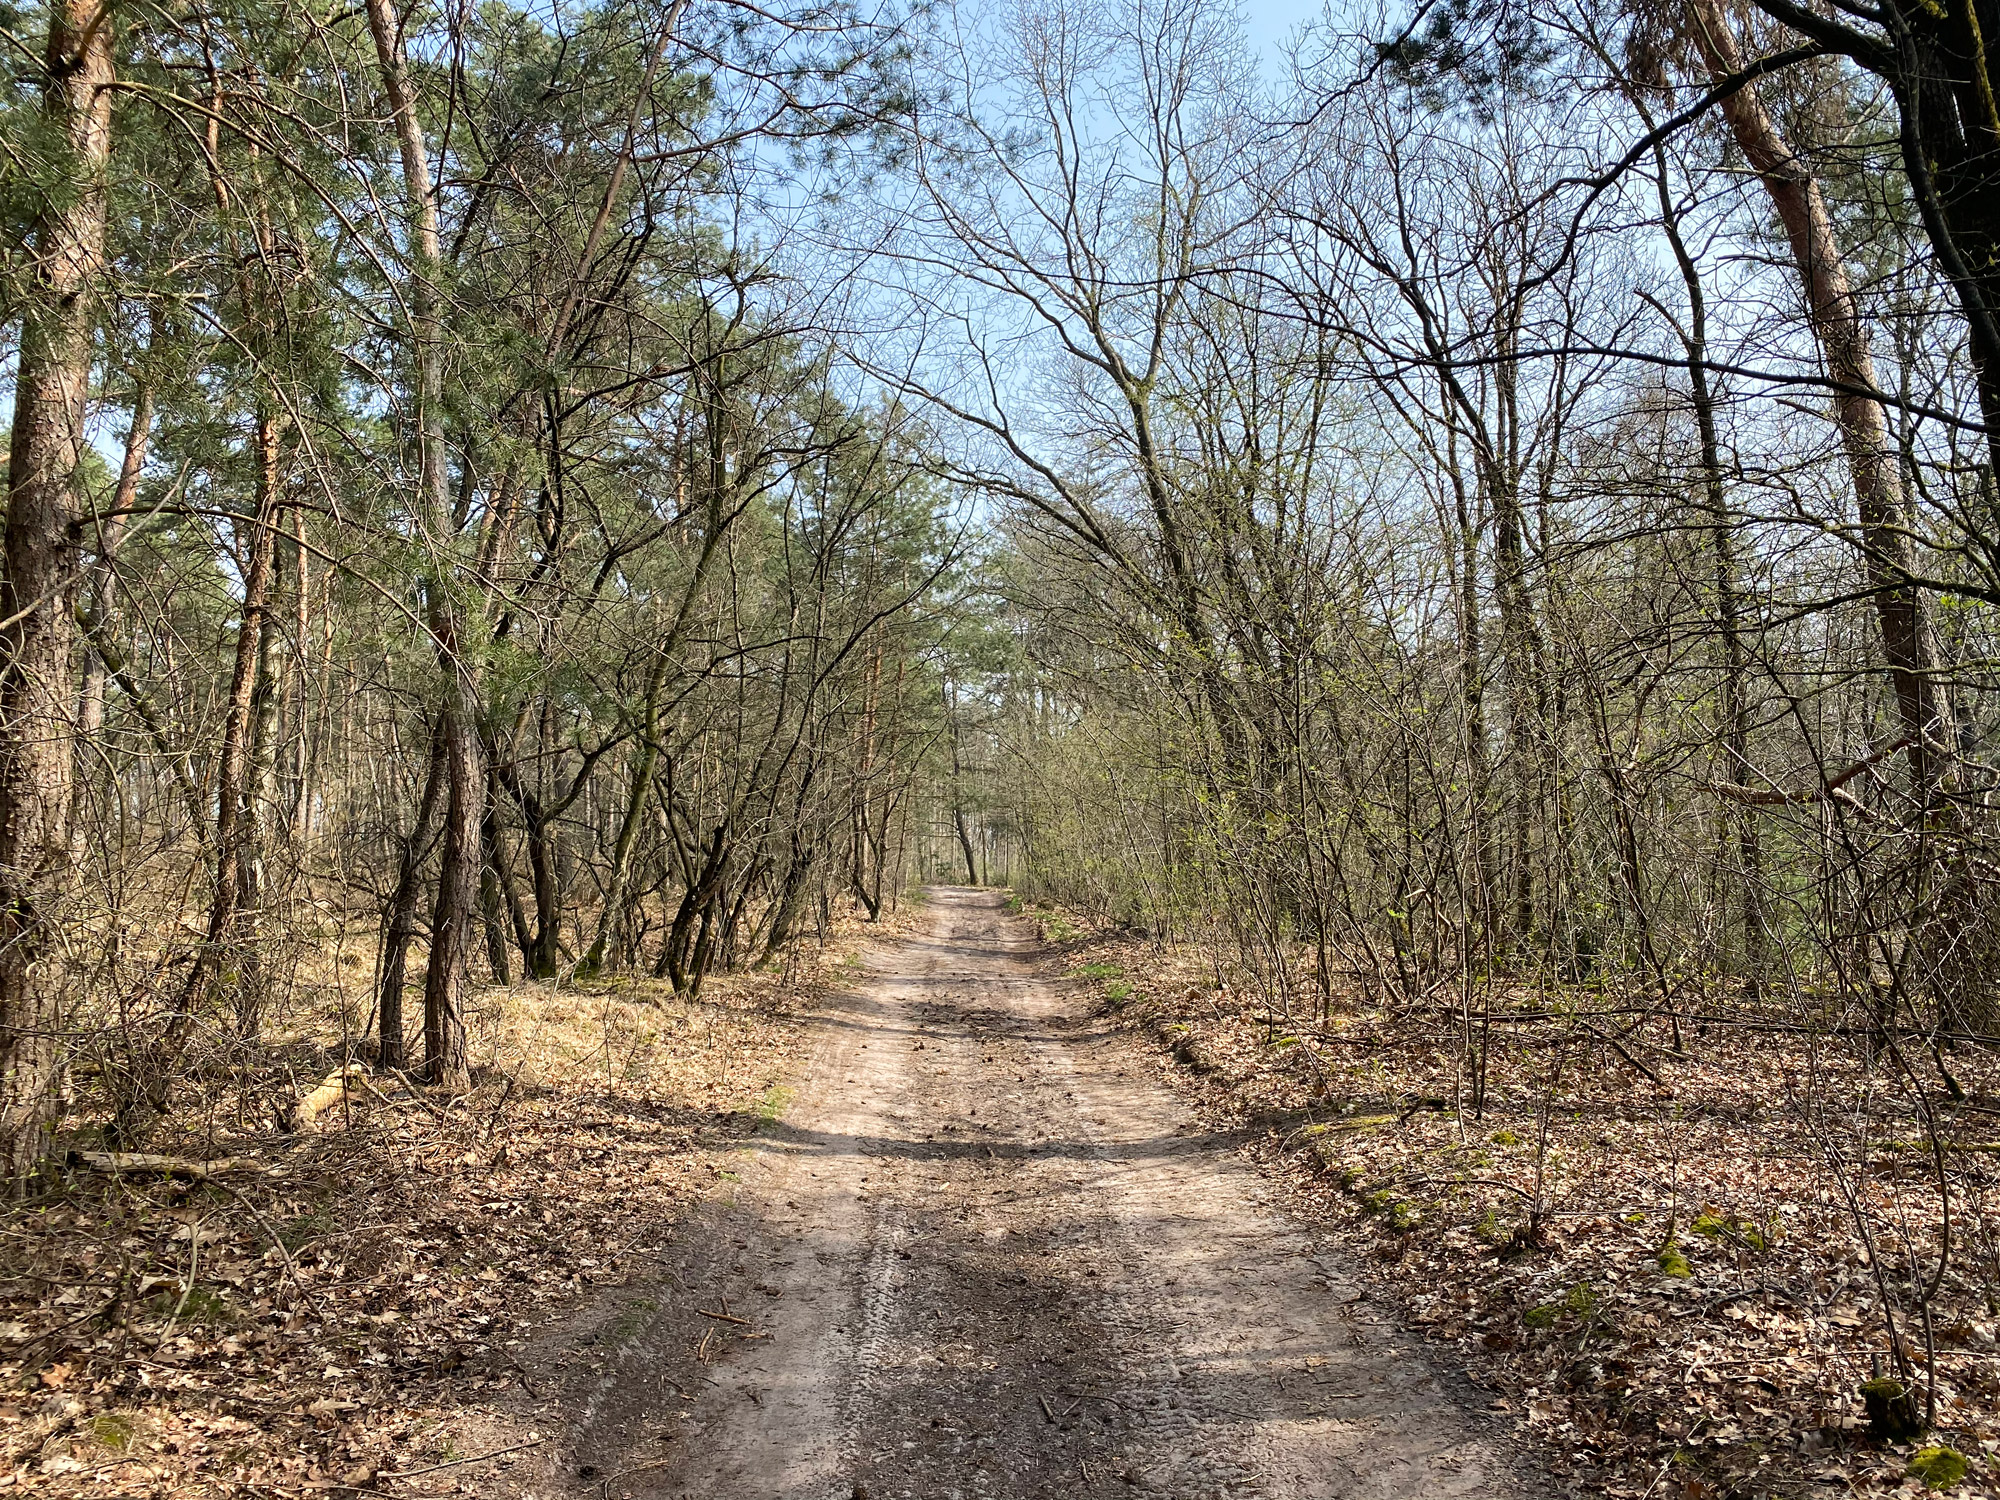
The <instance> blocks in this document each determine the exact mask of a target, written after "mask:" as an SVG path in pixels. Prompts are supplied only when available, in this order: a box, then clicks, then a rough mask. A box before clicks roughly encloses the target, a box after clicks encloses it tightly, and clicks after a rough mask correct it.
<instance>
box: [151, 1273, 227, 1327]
mask: <svg viewBox="0 0 2000 1500" xmlns="http://www.w3.org/2000/svg"><path fill="white" fill-rule="evenodd" d="M146 1305H147V1306H148V1307H149V1308H151V1309H152V1310H153V1311H154V1312H156V1313H159V1314H160V1315H161V1316H162V1317H168V1318H171V1317H173V1316H174V1313H175V1310H176V1309H179V1312H180V1320H181V1322H183V1323H212V1324H229V1323H234V1322H235V1321H236V1310H235V1309H234V1308H232V1307H231V1306H230V1305H229V1304H228V1303H227V1302H226V1301H224V1300H223V1298H222V1294H221V1293H220V1292H218V1291H216V1290H215V1289H214V1288H213V1287H207V1286H203V1285H201V1284H200V1283H199V1282H197V1283H195V1285H194V1286H193V1287H192V1288H190V1289H189V1290H188V1291H187V1292H186V1293H185V1294H182V1293H180V1292H175V1291H167V1292H161V1293H160V1294H159V1295H157V1296H155V1297H153V1298H151V1299H150V1300H149V1301H148V1302H147V1304H146Z"/></svg>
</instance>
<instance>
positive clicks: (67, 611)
mask: <svg viewBox="0 0 2000 1500" xmlns="http://www.w3.org/2000/svg"><path fill="white" fill-rule="evenodd" d="M112 71H113V70H112V20H111V14H110V10H109V8H108V7H107V6H105V5H104V4H103V3H102V0H57V3H56V4H55V5H53V6H52V7H51V10H50V17H49V40H48V51H47V71H46V76H47V78H48V80H49V81H48V84H47V91H46V93H45V95H44V97H43V102H42V112H43V117H44V119H45V120H46V121H47V123H48V126H49V129H50V133H51V134H52V135H53V136H54V137H56V138H57V139H58V140H60V141H61V142H62V145H63V148H64V149H65V151H66V152H67V155H68V158H69V159H68V161H67V163H66V166H67V168H68V171H67V173H66V174H65V175H66V176H67V178H68V179H69V181H68V183H66V184H65V185H64V186H65V187H69V188H73V189H74V191H73V192H71V191H62V190H60V189H58V190H57V191H56V192H55V193H54V194H53V196H52V198H51V200H50V201H49V202H48V203H47V204H46V205H45V206H44V207H43V209H42V211H41V213H40V215H39V217H38V218H37V220H36V223H35V226H34V232H33V248H34V272H35V274H34V280H33V283H32V285H31V287H30V288H29V290H28V291H27V294H26V295H25V296H24V298H23V300H22V306H21V338H20V352H19V356H18V359H17V363H16V367H15V377H14V426H13V437H12V442H11V447H10V450H9V455H8V471H7V473H8V479H7V528H6V548H5V565H4V571H0V619H4V620H6V621H8V623H7V624H6V625H5V626H4V628H0V1174H4V1175H5V1177H6V1178H7V1179H8V1180H10V1181H14V1182H19V1181H21V1180H22V1179H23V1178H25V1177H26V1175H27V1174H28V1173H29V1172H30V1171H31V1170H32V1169H33V1168H34V1166H35V1164H36V1163H37V1162H38V1161H40V1159H41V1158H42V1156H43V1154H44V1152H45V1151H46V1149H47V1147H48V1140H49V1136H48V1131H49V1127H50V1124H51V1122H52V1120H53V1117H54V1114H55V1086H56V1080H57V1077H58V1075H59V1072H60V1068H61V1064H62V1057H61V1050H60V1043H59V1041H58V1037H59V1035H60V1032H61V1026H62V1004H63V1001H62V997H63V979H62V966H61V961H60V958H59V956H58V955H57V953H56V952H55V951H54V947H53V943H52V941H51V937H52V933H53V930H54V923H55V921H56V915H57V911H56V909H57V908H58V907H59V906H60V905H61V903H62V901H63V899H64V897H65V896H66V895H67V894H68V892H69V889H70V863H69V812H70V787H71V773H72V767H73V766H74V764H75V738H74V734H73V732H72V727H71V719H70V715H71V713H72V711H73V710H74V708H75V706H76V697H75V693H76V687H75V683H74V681H73V679H72V677H71V671H70V647H71V643H72V639H73V636H74V620H75V609H76V577H77V563H78V524H77V523H78V516H79V502H80V500H81V498H82V497H81V496H80V495H79V493H78V490H77V485H76V475H77V469H78V467H79V466H80V464H81V463H82V460H83V452H84V447H85V435H84V418H85V407H86V403H87V400H88V396H89V389H90V366H91V350H92V343H93V337H94V333H95V325H96V313H97V309H96V304H95V291H96V285H97V282H98V281H99V279H100V278H101V277H102V275H103V272H104V226H105V187H104V170H105V165H106V162H107V161H108V160H109V157H110V152H111V83H112Z"/></svg>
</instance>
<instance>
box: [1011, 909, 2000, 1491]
mask: <svg viewBox="0 0 2000 1500" xmlns="http://www.w3.org/2000/svg"><path fill="white" fill-rule="evenodd" d="M1029 910H1030V913H1031V914H1032V915H1037V916H1038V917H1039V918H1040V920H1041V925H1042V931H1043V934H1044V936H1045V937H1048V938H1051V939H1053V940H1055V941H1056V942H1057V943H1058V945H1059V952H1060V953H1061V955H1062V962H1063V965H1064V972H1066V973H1068V974H1069V975H1070V976H1071V977H1072V979H1073V980H1074V981H1075V982H1077V983H1078V984H1079V985H1080V986H1082V987H1085V988H1087V989H1088V990H1091V991H1094V992H1095V993H1096V995H1097V997H1098V1000H1099V1003H1100V1004H1101V1005H1102V1006H1104V1007H1105V1008H1107V1009H1110V1010H1112V1011H1115V1012H1116V1013H1117V1014H1118V1015H1119V1016H1120V1017H1121V1018H1122V1019H1123V1020H1124V1021H1125V1022H1126V1023H1127V1024H1128V1025H1130V1026H1131V1027H1132V1029H1133V1030H1134V1031H1135V1032H1138V1033H1141V1034H1143V1035H1144V1036H1146V1037H1148V1038H1150V1039H1151V1040H1153V1041H1154V1042H1155V1043H1156V1044H1157V1045H1158V1046H1159V1048H1160V1052H1161V1069H1162V1072H1163V1074H1165V1075H1167V1076H1169V1077H1171V1078H1172V1079H1173V1081H1174V1083H1175V1085H1176V1086H1177V1087H1178V1088H1179V1089H1180V1090H1181V1091H1182V1092H1183V1093H1184V1094H1186V1095H1188V1096H1189V1097H1190V1098H1192V1099H1193V1100H1194V1101H1195V1102H1196V1103H1197V1105H1198V1107H1199V1108H1200V1109H1201V1110H1202V1111H1203V1112H1204V1114H1205V1115H1206V1116H1207V1117H1208V1118H1210V1119H1211V1120H1212V1121H1213V1122H1215V1123H1216V1124H1217V1125H1218V1126H1219V1127H1223V1128H1231V1129H1240V1130H1246V1131H1247V1134H1248V1139H1249V1140H1250V1146H1249V1150H1250V1151H1251V1154H1252V1155H1254V1156H1255V1157H1256V1159H1257V1160H1258V1161H1259V1162H1260V1163H1261V1164H1262V1165H1263V1166H1264V1167H1265V1168H1266V1170H1268V1171H1269V1172H1271V1173H1272V1174H1273V1175H1274V1176H1276V1177H1278V1178H1280V1179H1281V1180H1283V1181H1284V1182H1286V1183H1287V1184H1288V1186H1289V1189H1290V1192H1291V1195H1292V1199H1293V1207H1294V1209H1295V1210H1296V1211H1299V1212H1302V1213H1303V1214H1305V1215H1306V1216H1307V1217H1308V1218H1309V1219H1310V1220H1312V1221H1313V1222H1315V1223H1316V1224H1317V1225H1319V1226H1320V1227H1321V1229H1322V1230H1323V1232H1325V1233H1326V1234H1327V1235H1329V1236H1330V1237H1331V1238H1332V1239H1333V1240H1334V1241H1335V1242H1336V1243H1337V1244H1339V1245H1342V1246H1344V1247H1346V1248H1347V1249H1348V1250H1349V1251H1350V1252H1352V1254H1351V1259H1352V1262H1353V1263H1354V1264H1355V1266H1356V1268H1357V1270H1359V1271H1360V1272H1361V1273H1362V1274H1364V1275H1365V1276H1366V1277H1367V1281H1368V1292H1367V1294H1366V1296H1367V1299H1368V1301H1369V1303H1370V1304H1379V1305H1381V1306H1385V1307H1388V1308H1390V1309H1393V1311H1394V1315H1398V1316H1400V1317H1402V1318H1404V1319H1406V1320H1407V1321H1408V1322H1410V1323H1411V1324H1413V1325H1414V1326H1415V1327H1416V1328H1418V1329H1419V1330H1420V1331H1421V1332H1422V1333H1423V1334H1424V1335H1425V1337H1426V1338H1427V1339H1428V1340H1429V1341H1430V1342H1431V1343H1432V1344H1434V1345H1437V1346H1439V1348H1440V1352H1441V1355H1442V1360H1441V1363H1443V1364H1444V1365H1446V1366H1449V1367H1454V1368H1458V1367H1462V1368H1463V1369H1464V1370H1465V1371H1466V1372H1467V1373H1468V1374H1469V1375H1470V1377H1471V1379H1472V1380H1473V1382H1474V1383H1475V1384H1476V1385H1477V1386H1479V1387H1480V1388H1481V1389H1482V1390H1484V1391H1486V1392H1490V1393H1491V1398H1492V1403H1493V1406H1494V1407H1495V1408H1496V1409H1498V1410H1500V1411H1503V1412H1510V1413H1513V1414H1514V1415H1515V1417H1516V1419H1517V1420H1518V1422H1519V1424H1520V1426H1521V1427H1522V1429H1523V1430H1524V1431H1525V1432H1526V1434H1527V1435H1528V1436H1529V1437H1530V1438H1531V1439H1532V1440H1533V1441H1535V1442H1536V1443H1538V1444H1539V1445H1540V1446H1541V1448H1542V1449H1544V1450H1545V1451H1546V1454H1547V1456H1548V1457H1549V1458H1550V1459H1551V1461H1552V1462H1553V1463H1554V1464H1555V1466H1556V1470H1557V1472H1559V1473H1562V1474H1564V1475H1566V1477H1567V1480H1568V1483H1569V1484H1570V1486H1571V1487H1572V1492H1573V1493H1580V1494H1589V1495H1607V1496H1619V1497H1653V1500H1658V1497H1661V1496H1669V1497H1673V1500H1736V1497H1742V1500H1749V1497H1753V1496H1754V1497H1760V1500H1761V1497H1766V1496H1770V1497H1790V1496H1806V1495H1825V1494H1860V1495H1879V1494H1894V1493H1927V1492H1932V1491H1939V1490H1947V1489H1948V1490H1950V1492H1951V1493H1953V1494H1956V1495H1992V1494H2000V1346H1996V1333H1995V1324H1996V1318H1995V1313H1996V1308H1995V1304H1994V1295H1995V1286H1996V1276H1995V1264H1994V1252H1995V1242H1994V1223H1993V1213H1994V1210H1995V1208H1996V1206H2000V1191H1997V1190H2000V1052H1996V1050H1995V1049H1993V1048H1991V1047H1976V1048H1966V1049H1962V1050H1959V1051H1957V1052H1955V1053H1953V1054H1951V1056H1950V1057H1949V1068H1950V1071H1951V1073H1952V1075H1953V1077H1954V1078H1955V1079H1956V1080H1957V1082H1958V1083H1959V1085H1960V1088H1961V1090H1962V1091H1963V1093H1964V1095H1965V1097H1964V1098H1963V1099H1962V1100H1957V1101H1953V1100H1950V1099H1949V1098H1943V1097H1940V1098H1939V1099H1937V1100H1936V1101H1935V1102H1934V1103H1933V1104H1932V1108H1933V1109H1934V1110H1935V1111H1936V1113H1937V1122H1938V1131H1937V1136H1936V1141H1935V1148H1936V1149H1935V1150H1934V1149H1933V1143H1932V1142H1931V1141H1929V1140H1927V1139H1926V1138H1925V1133H1924V1132H1923V1130H1922V1129H1921V1128H1920V1126H1919V1125H1918V1124H1917V1123H1915V1122H1913V1120H1912V1117H1911V1110H1910V1106H1909V1102H1908V1099H1907V1097H1906V1095H1905V1094H1903V1093H1902V1092H1901V1091H1899V1090H1898V1089H1896V1088H1894V1087H1891V1086H1890V1085H1889V1080H1888V1079H1887V1078H1886V1077H1885V1074H1886V1072H1887V1071H1888V1070H1889V1068H1890V1067H1891V1063H1890V1061H1889V1059H1888V1058H1887V1057H1886V1056H1885V1055H1880V1054H1877V1055H1873V1056H1871V1055H1870V1053H1869V1050H1868V1048H1867V1047H1866V1045H1865V1042H1864V1041H1863V1040H1860V1039H1853V1038H1842V1037H1837V1036H1836V1037H1829V1036H1825V1035H1819V1034H1815V1033H1813V1032H1810V1031H1806V1030H1793V1029H1774V1030H1770V1031H1759V1030H1754V1029H1750V1028H1748V1027H1746V1026H1744V1025H1742V1024H1736V1025H1729V1026H1722V1025H1703V1024H1702V1023H1700V1022H1699V1021H1696V1020H1693V1019H1689V1020H1687V1021H1686V1022H1685V1023H1684V1025H1683V1028H1682V1041H1683V1043H1684V1044H1685V1046H1686V1049H1687V1052H1688V1054H1689V1060H1687V1061H1685V1062H1683V1061H1680V1060H1677V1059H1676V1058H1675V1057H1673V1056H1672V1055H1671V1052H1670V1050H1669V1048H1668V1044H1667V1027H1666V1023H1665V1022H1664V1021H1660V1022H1656V1023H1655V1024H1654V1025H1653V1026H1651V1027H1650V1028H1648V1030H1647V1037H1648V1038H1649V1039H1650V1040H1651V1041H1652V1042H1653V1043H1654V1044H1655V1045H1653V1046H1650V1047H1649V1046H1648V1045H1647V1044H1646V1042H1645V1041H1643V1040H1641V1039H1638V1038H1636V1037H1635V1038H1629V1039H1628V1040H1627V1041H1625V1042H1620V1041H1618V1040H1617V1039H1616V1038H1617V1032H1616V1031H1615V1030H1613V1029H1612V1027H1611V1025H1610V1024H1609V1023H1606V1022H1604V1021H1601V1020H1600V1021H1593V1020H1592V1019H1591V1013H1592V1012H1603V1011H1606V1010H1615V1009H1617V1008H1619V1005H1620V1001H1619V1000H1618V998H1617V997H1616V995H1615V993H1609V994H1607V993H1605V992H1601V991H1597V990H1578V991H1576V992H1572V993H1560V992H1557V993H1551V992H1547V991H1543V992H1517V993H1510V992H1509V991H1508V990H1507V989H1505V988H1504V987H1501V986H1498V985H1496V986H1493V987H1492V990H1491V993H1490V995H1488V996H1487V997H1485V998H1486V999H1490V1001H1491V1005H1492V1009H1493V1012H1494V1017H1495V1021H1496V1023H1497V1024H1495V1025H1494V1026H1493V1027H1492V1035H1493V1040H1492V1043H1491V1046H1490V1049H1489V1050H1488V1055H1487V1063H1486V1080H1485V1094H1484V1099H1483V1101H1481V1102H1480V1103H1479V1104H1478V1105H1475V1102H1474V1100H1473V1098H1472V1095H1471V1087H1472V1081H1471V1079H1470V1078H1469V1077H1468V1070H1467V1068H1466V1066H1465V1058H1466V1050H1467V1049H1466V1046H1465V1042H1466V1035H1467V1027H1466V1020H1465V1015H1464V1012H1463V1009H1462V1007H1454V1006H1452V1005H1450V1004H1447V1003H1441V1004H1439V1005H1436V1006H1433V1007H1430V1008H1428V1009H1419V1008H1411V1009H1408V1010H1405V1011H1402V1012H1398V1011H1397V1010H1396V1009H1394V1008H1390V1007H1386V1006H1380V1005H1371V1004H1369V1003H1367V1002H1366V1001H1365V1000H1364V999H1363V998H1362V996H1361V995H1360V993H1359V987H1358V986H1357V987H1356V989H1355V993H1354V994H1353V995H1352V996H1350V997H1349V999H1348V1003H1346V1004H1343V1005H1336V1006H1335V1007H1334V1008H1333V1013H1332V1014H1331V1015H1329V1016H1327V1017H1325V1018H1323V1019H1320V1018H1315V1017H1312V1016H1310V1015H1307V1016H1299V1015H1296V1014H1295V1015H1294V1016H1292V1017H1291V1018H1289V1019H1287V1018H1286V1017H1285V1016H1284V1015H1282V1014H1281V1013H1280V1012H1279V1011H1277V1010H1276V1009H1274V1008H1273V1007H1272V1006H1270V1005H1269V1004H1267V1003H1266V1002H1265V999H1264V996H1263V995H1262V994H1261V993H1260V992H1259V990H1258V988H1257V986H1256V984H1255V982H1254V980H1253V978H1252V976H1250V975H1248V974H1246V973H1245V972H1244V970H1243V969H1242V967H1241V966H1240V965H1236V964H1233V963H1231V962H1230V961H1229V960H1228V959H1226V958H1225V959H1223V960H1221V961H1218V960H1217V958H1216V957H1215V956H1214V955H1213V954H1212V953H1210V952H1209V951H1206V950H1205V949H1204V948H1202V947H1199V946H1179V945H1166V944H1162V943H1158V942H1155V941H1154V940H1152V939H1150V938H1148V937H1145V936H1142V935H1136V934H1134V933H1132V932H1130V931H1127V930H1122V929H1119V928H1116V927H1104V926H1094V925H1093V923H1092V922H1091V921H1090V919H1089V918H1087V917H1086V916H1084V915H1082V914H1080V913H1078V912H1075V911H1072V910H1068V909H1065V908H1060V907H1056V906H1040V907H1030V908H1029ZM1454 1010H1457V1012H1458V1013H1456V1014H1454ZM1530 1014H1534V1015H1537V1016H1539V1017H1541V1019H1527V1018H1528V1017H1529V1015H1530ZM1738 1014H1739V1016H1740V1011H1739V1013H1738ZM1770 1024H1772V1025H1773V1026H1774V1027H1778V1028H1782V1027H1784V1026H1786V1025H1787V1022H1786V1020H1785V1018H1784V1017H1782V1016H1780V1015H1778V1014H1776V1013H1775V1010H1774V1014H1773V1016H1772V1018H1771V1023H1770ZM1628 1054H1629V1055H1628ZM1642 1067H1643V1068H1644V1069H1645V1070H1647V1071H1645V1072H1642V1071H1641V1068H1642ZM1648 1072H1650V1073H1651V1074H1653V1075H1656V1076H1647V1073H1648ZM1940 1092H1941V1091H1940ZM1940 1165H1942V1168H1943V1171H1942V1174H1941V1173H1940ZM1941 1176H1942V1180H1943V1181H1944V1182H1945V1183H1946V1184H1947V1187H1948V1191H1949V1195H1950V1201H1949V1203H1946V1202H1944V1201H1942V1200H1941V1196H1940V1191H1939V1182H1940V1180H1941ZM1940 1226H1949V1229H1948V1231H1947V1232H1948V1233H1950V1235H1951V1236H1952V1243H1951V1247H1950V1254H1949V1256H1948V1257H1947V1259H1946V1262H1945V1264H1944V1267H1943V1269H1942V1270H1940V1269H1939V1250H1940V1243H1939V1229H1940ZM1864 1237H1865V1238H1864ZM1932 1283H1934V1285H1931V1284H1932ZM1926 1290H1928V1295H1927V1296H1926V1295H1924V1293H1925V1291H1926ZM1885 1299H1886V1301H1887V1303H1888V1306H1889V1308H1890V1311H1891V1316H1892V1318H1893V1328H1894V1332H1893V1333H1891V1331H1890V1329H1891V1326H1892V1323H1891V1321H1890V1320H1889V1319H1885V1316H1884V1305H1885ZM1892 1338H1894V1339H1896V1340H1899V1341H1900V1342H1901V1345H1902V1348H1903V1352H1904V1355H1905V1357H1906V1359H1907V1361H1908V1366H1909V1369H1910V1370H1911V1372H1912V1373H1913V1376H1914V1378H1913V1379H1912V1380H1911V1381H1910V1395H1911V1398H1912V1403H1913V1405H1914V1408H1915V1415H1916V1416H1917V1417H1918V1418H1919V1422H1920V1425H1923V1426H1927V1427H1928V1429H1929V1430H1928V1431H1927V1432H1926V1433H1925V1434H1924V1435H1922V1436H1918V1435H1916V1434H1915V1433H1914V1432H1913V1433H1911V1434H1910V1435H1908V1436H1907V1437H1904V1438H1900V1439H1892V1438H1888V1437H1885V1436H1884V1435H1882V1433H1881V1432H1880V1431H1879V1430H1878V1429H1877V1428H1875V1427H1872V1426H1871V1423H1870V1420H1869V1417H1870V1413H1869V1411H1868V1401H1867V1398H1866V1396H1865V1395H1864V1393H1863V1386H1864V1385H1865V1384H1866V1383H1867V1382H1869V1381H1870V1380H1871V1379H1872V1378H1874V1377H1875V1376H1877V1375H1878V1374H1881V1375H1885V1376H1887V1377H1889V1378H1893V1377H1894V1374H1895V1365H1894V1362H1893V1357H1892V1351H1891V1349H1890V1340H1891V1339H1892ZM1874 1389H1876V1390H1878V1391H1879V1390H1881V1389H1882V1388H1881V1387H1875V1388H1874ZM1933 1396H1934V1399H1935V1408H1934V1411H1933V1412H1929V1413H1927V1403H1928V1401H1929V1400H1930V1399H1931V1398H1932V1397H1933ZM1927 1414H1928V1416H1929V1421H1928V1422H1923V1421H1922V1419H1923V1418H1924V1417H1925V1416H1926V1415H1927ZM1960 1460H1962V1463H1961V1462H1960Z"/></svg>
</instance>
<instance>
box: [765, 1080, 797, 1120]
mask: <svg viewBox="0 0 2000 1500" xmlns="http://www.w3.org/2000/svg"><path fill="white" fill-rule="evenodd" d="M792 1097H793V1095H792V1091H791V1090H790V1089H788V1088H786V1087H785V1085H783V1084H782V1083H774V1084H772V1085H771V1086H770V1087H769V1088H767V1089H765V1090H764V1097H763V1098H762V1099H759V1100H758V1101H757V1118H758V1119H760V1120H763V1121H765V1122H767V1123H768V1122H769V1121H772V1120H775V1119H777V1118H778V1116H779V1115H782V1114H783V1113H784V1112H785V1111H786V1110H788V1109H790V1108H791V1107H792Z"/></svg>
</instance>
